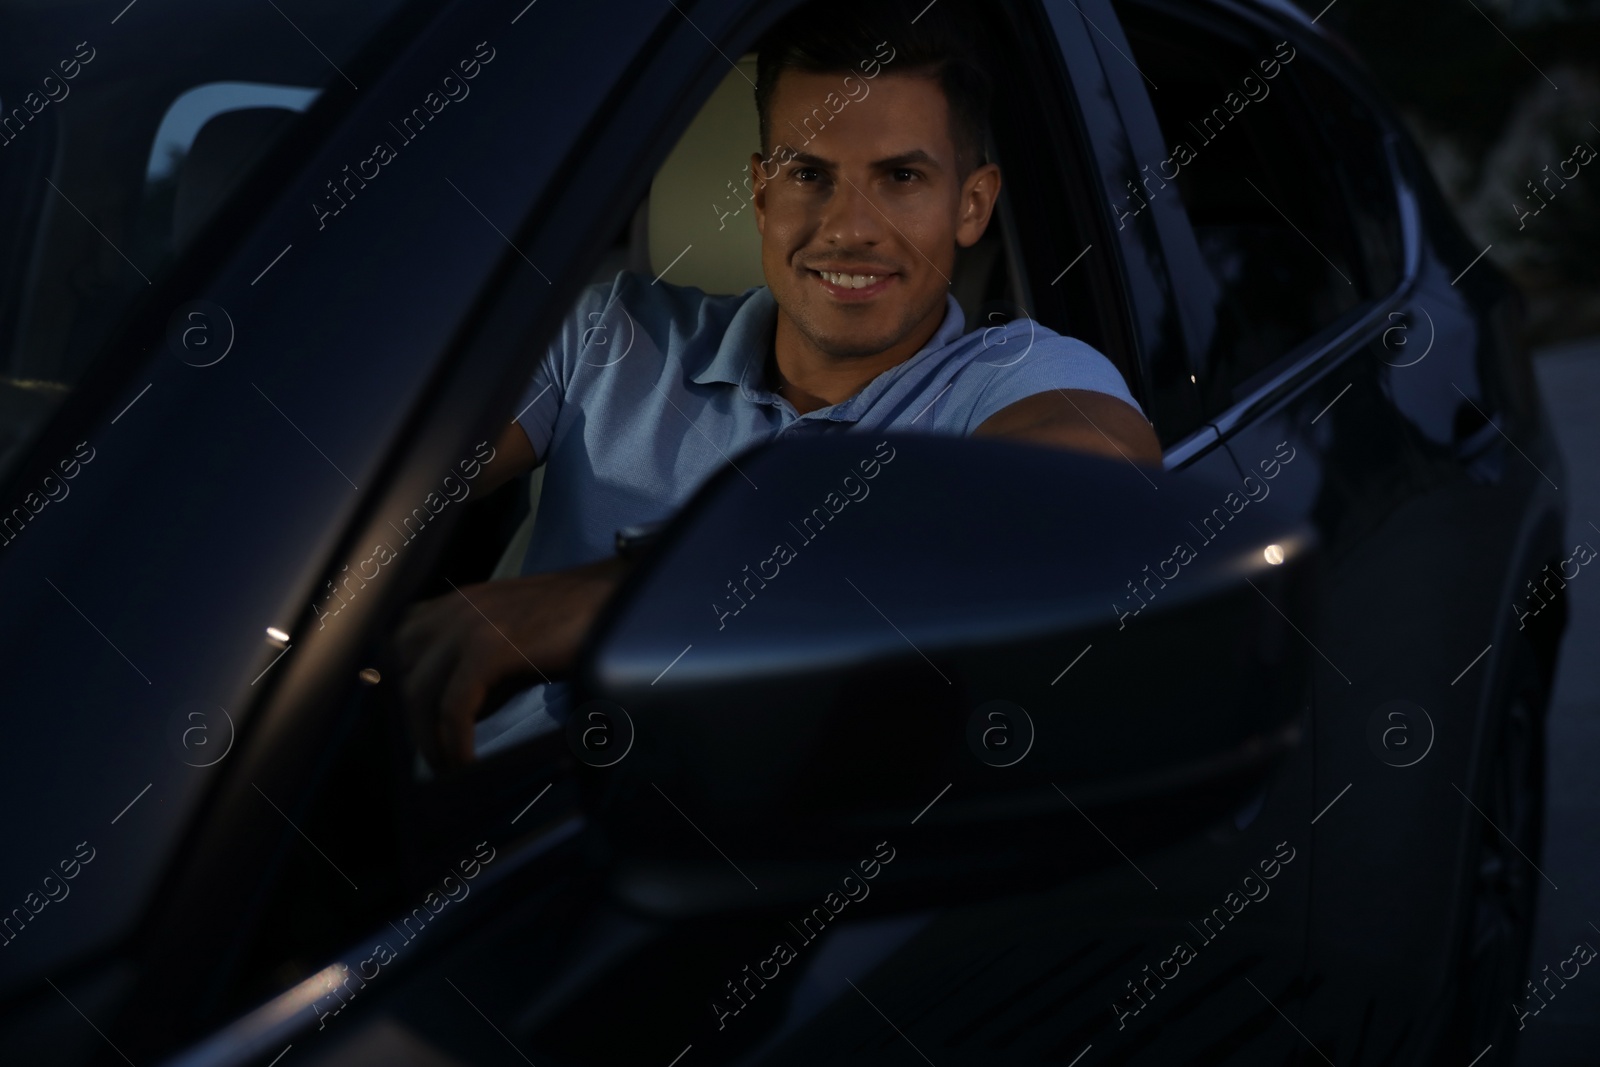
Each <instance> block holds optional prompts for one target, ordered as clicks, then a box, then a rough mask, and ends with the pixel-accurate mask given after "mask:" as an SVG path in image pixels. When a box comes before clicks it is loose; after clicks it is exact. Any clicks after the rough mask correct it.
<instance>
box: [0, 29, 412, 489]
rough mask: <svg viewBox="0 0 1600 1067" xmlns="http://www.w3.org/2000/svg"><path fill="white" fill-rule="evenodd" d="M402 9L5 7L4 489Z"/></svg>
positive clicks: (0, 140) (0, 213)
mask: <svg viewBox="0 0 1600 1067" xmlns="http://www.w3.org/2000/svg"><path fill="white" fill-rule="evenodd" d="M400 4H401V0H347V2H341V3H338V4H320V3H308V2H306V0H271V2H266V0H264V2H262V3H260V4H242V5H222V4H215V3H199V2H194V0H179V2H176V3H174V2H172V0H163V2H162V3H160V4H156V3H149V4H141V3H138V0H135V2H134V3H130V4H128V5H127V6H126V7H122V8H121V9H120V10H118V5H115V4H113V5H112V6H111V7H110V8H108V7H107V6H106V5H104V4H93V5H90V4H85V3H51V4H39V3H17V2H15V0H13V2H10V3H5V4H0V26H3V27H4V28H3V29H0V477H4V476H5V474H6V472H7V471H8V470H9V469H10V468H11V465H12V464H13V463H14V462H15V460H16V458H17V457H18V455H19V454H20V453H21V451H22V450H23V449H24V448H25V447H26V445H27V443H28V442H29V441H30V440H31V439H32V438H33V436H34V435H35V434H36V433H37V432H38V430H39V428H40V427H41V426H42V425H43V424H44V422H45V420H46V419H47V418H48V417H49V415H50V413H51V412H52V411H54V410H55V408H56V406H57V405H59V404H60V403H61V401H62V400H63V399H65V398H66V396H67V395H68V394H69V393H70V392H71V391H72V388H73V387H74V385H75V384H76V383H77V382H78V379H79V376H80V374H81V373H82V372H83V370H84V368H85V367H87V366H88V365H89V363H90V362H91V360H92V359H93V358H94V356H95V355H96V354H97V353H98V351H99V349H100V347H101V346H102V345H103V344H104V343H105V341H106V339H107V336H108V335H109V333H110V331H111V330H112V329H113V328H114V326H115V325H116V323H117V320H118V319H119V318H120V317H121V316H122V315H124V314H125V313H126V312H127V311H128V309H129V307H130V306H131V305H132V304H133V303H134V301H136V300H137V299H138V298H139V296H140V295H141V293H143V292H144V291H145V290H147V289H148V288H149V287H150V286H151V285H153V284H154V280H155V279H158V278H159V277H160V276H161V274H162V273H163V272H164V271H165V270H167V269H168V268H169V267H170V265H171V263H172V261H173V259H174V258H175V257H176V256H177V255H178V254H179V253H180V252H181V251H182V250H183V248H184V247H185V246H186V245H187V244H188V243H189V242H190V241H192V239H193V238H194V236H195V235H196V234H197V233H198V232H200V230H201V229H202V228H203V227H204V225H205V223H206V222H207V220H208V219H210V218H211V216H212V215H213V214H214V213H215V211H216V209H217V208H218V207H219V206H220V205H221V204H222V202H223V201H224V200H226V198H227V196H228V194H229V193H231V192H232V191H233V190H234V189H235V188H237V187H238V185H239V183H240V182H241V181H242V180H243V178H244V177H245V175H246V174H247V173H248V172H249V170H250V169H251V167H252V166H253V165H254V164H255V163H256V162H258V161H259V160H260V159H261V157H262V156H263V155H265V153H266V151H267V150H268V148H270V146H271V145H272V143H273V142H274V141H275V140H277V139H278V138H279V137H280V136H281V135H282V134H283V133H284V131H285V130H286V129H288V128H289V127H290V126H291V125H293V123H294V122H295V121H296V120H297V118H298V117H299V116H300V115H302V114H304V112H305V111H306V110H307V109H308V108H309V107H310V106H311V104H312V103H313V101H315V100H316V99H317V97H318V96H319V95H320V94H321V93H322V92H323V91H324V90H325V89H330V88H333V87H335V86H342V85H345V84H346V83H347V82H348V79H347V77H346V73H345V71H343V70H341V68H342V67H345V66H346V65H348V63H349V61H350V59H351V58H352V57H353V56H354V55H355V53H356V52H357V51H358V50H359V49H360V48H361V46H362V45H363V44H364V43H365V42H366V41H368V40H369V39H371V38H372V37H373V36H374V34H375V32H376V31H377V30H378V29H379V28H380V27H381V26H383V25H384V23H385V22H386V21H387V20H388V19H389V17H390V16H391V15H392V14H393V13H394V11H395V10H396V9H397V8H398V7H400Z"/></svg>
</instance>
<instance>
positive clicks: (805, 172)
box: [794, 167, 822, 182]
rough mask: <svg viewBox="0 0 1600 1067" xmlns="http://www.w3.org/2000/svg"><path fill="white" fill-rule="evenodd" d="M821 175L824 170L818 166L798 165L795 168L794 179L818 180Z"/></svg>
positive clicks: (801, 180)
mask: <svg viewBox="0 0 1600 1067" xmlns="http://www.w3.org/2000/svg"><path fill="white" fill-rule="evenodd" d="M821 176H822V172H821V171H819V170H818V169H817V168H816V167H796V168H795V170H794V179H795V181H799V182H812V181H816V180H817V179H818V178H820V177H821Z"/></svg>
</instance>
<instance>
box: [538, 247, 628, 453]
mask: <svg viewBox="0 0 1600 1067" xmlns="http://www.w3.org/2000/svg"><path fill="white" fill-rule="evenodd" d="M624 281H625V275H624V274H618V275H617V277H616V278H615V279H614V280H613V281H610V282H600V283H598V284H596V285H591V286H589V287H588V288H586V289H584V290H583V292H582V294H581V295H580V296H579V297H578V299H577V301H576V302H575V303H574V304H573V307H572V311H571V312H569V313H568V314H567V317H566V318H565V319H563V320H562V322H561V328H560V329H559V330H558V331H557V332H556V336H555V337H554V339H552V340H551V342H550V344H549V345H548V346H546V348H545V351H544V356H543V358H541V359H540V360H539V363H538V365H537V366H535V367H534V370H533V375H532V377H531V378H529V380H528V386H527V388H526V389H524V390H523V392H522V398H521V399H520V400H519V401H518V402H517V415H516V422H517V424H518V425H519V426H521V427H522V430H523V432H524V433H526V434H527V435H528V441H529V443H531V444H532V445H533V451H534V454H535V455H537V456H538V457H539V461H540V462H541V463H543V462H544V461H545V460H547V459H548V458H549V450H550V442H551V441H552V440H553V439H554V437H555V429H556V419H557V418H559V417H560V415H561V408H562V406H563V405H564V403H565V402H566V399H567V390H568V388H569V387H570V386H571V384H572V377H573V374H574V373H575V371H576V369H577V366H578V363H579V361H580V360H583V359H585V352H586V350H587V351H589V352H593V353H596V354H595V355H592V356H589V357H588V359H589V361H590V362H593V363H598V364H601V365H604V363H605V362H606V359H605V351H606V346H607V345H609V344H611V343H613V342H614V341H615V340H616V339H617V338H618V337H619V336H621V335H622V334H623V333H625V332H626V331H628V330H629V329H631V323H628V322H626V321H625V319H626V315H625V313H624V312H623V311H622V309H621V307H620V305H619V304H618V301H617V296H618V294H619V293H620V292H621V288H622V285H623V284H624Z"/></svg>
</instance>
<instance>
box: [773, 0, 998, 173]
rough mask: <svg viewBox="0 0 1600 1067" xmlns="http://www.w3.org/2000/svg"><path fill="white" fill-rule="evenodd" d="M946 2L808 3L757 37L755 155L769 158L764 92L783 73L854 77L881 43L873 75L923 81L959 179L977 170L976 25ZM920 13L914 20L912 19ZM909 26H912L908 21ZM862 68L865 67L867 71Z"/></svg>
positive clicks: (989, 85) (981, 134) (982, 86)
mask: <svg viewBox="0 0 1600 1067" xmlns="http://www.w3.org/2000/svg"><path fill="white" fill-rule="evenodd" d="M952 6H955V5H953V4H951V3H948V2H947V3H943V4H939V5H938V6H936V7H934V6H930V5H927V4H925V3H923V2H922V0H814V2H812V3H809V4H806V5H804V6H803V7H801V8H800V9H799V10H797V11H795V12H792V13H791V14H789V15H788V16H787V17H785V18H784V19H783V21H782V22H779V23H778V24H777V25H776V26H774V27H773V28H772V29H771V30H769V31H768V32H767V34H766V35H765V36H764V37H763V38H762V39H761V43H760V45H759V47H758V50H757V58H756V112H757V114H758V115H759V116H760V119H761V154H762V155H763V156H766V157H768V158H770V157H771V155H772V128H771V127H772V122H771V110H772V93H773V90H774V89H775V88H776V86H777V83H778V75H780V74H782V73H783V72H784V71H786V70H802V71H806V72H808V73H812V74H827V73H831V72H833V71H850V72H851V73H852V74H854V75H855V76H856V77H857V78H858V79H859V78H861V77H862V70H863V68H862V66H861V65H862V63H863V61H872V60H873V58H874V55H875V53H876V54H879V55H881V53H879V52H878V49H879V48H880V46H881V45H882V44H883V43H884V42H888V45H889V47H890V48H892V49H893V50H894V51H893V53H892V59H891V60H890V61H889V62H888V63H886V64H882V65H881V67H880V69H881V70H883V71H886V72H890V73H895V74H916V75H920V76H924V77H931V78H933V79H935V80H936V81H937V82H938V83H939V88H940V89H942V90H943V91H944V97H945V101H946V102H947V103H948V104H949V107H950V137H951V140H953V141H954V142H955V149H956V168H957V170H958V171H959V172H960V177H961V178H965V177H966V176H967V175H968V174H971V173H972V171H973V170H974V169H975V168H976V167H978V166H980V165H982V163H983V162H984V157H985V154H986V151H987V148H986V146H987V144H988V140H989V103H990V100H991V99H992V97H993V95H994V88H993V82H992V81H991V80H990V78H989V73H988V71H987V70H985V69H984V64H983V61H982V59H981V58H980V53H979V51H978V49H977V48H976V47H975V46H974V45H973V43H972V42H973V40H974V38H975V36H976V29H977V28H976V26H975V25H974V24H973V22H972V21H971V20H970V19H966V18H963V17H962V13H960V12H953V11H951V10H950V8H951V7H952ZM918 9H921V14H920V15H919V14H918ZM913 20H914V21H913ZM867 69H870V68H867Z"/></svg>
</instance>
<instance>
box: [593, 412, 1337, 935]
mask: <svg viewBox="0 0 1600 1067" xmlns="http://www.w3.org/2000/svg"><path fill="white" fill-rule="evenodd" d="M1149 477H1150V479H1152V480H1153V481H1154V482H1155V484H1156V488H1152V487H1151V485H1150V483H1149V482H1148V481H1147V480H1146V479H1145V478H1144V477H1140V476H1139V475H1138V474H1136V473H1135V472H1134V471H1131V470H1130V469H1129V467H1128V464H1127V463H1125V462H1122V461H1117V460H1105V459H1100V458H1097V457H1092V456H1087V455H1083V454H1078V453H1072V452H1066V451H1061V450H1056V449H1047V448H1041V447H1035V446H1029V445H1022V444H1016V443H1012V442H1005V441H997V440H984V439H959V438H946V437H935V436H926V435H918V436H909V435H888V436H886V437H871V436H867V435H862V434H848V435H844V434H841V435H832V436H827V437H822V438H813V439H810V440H804V441H794V442H783V443H778V444H775V445H771V446H767V447H765V448H762V449H758V450H756V451H754V452H751V453H749V454H747V455H745V456H743V457H741V458H740V459H739V460H738V461H737V469H729V470H726V471H724V472H723V473H722V474H720V475H719V476H718V477H716V478H715V479H713V480H712V482H711V483H710V484H708V485H707V486H706V487H705V488H704V489H703V490H702V491H701V492H700V493H699V494H698V495H697V496H696V497H695V498H694V499H693V500H692V501H691V502H690V504H689V505H688V506H687V507H686V508H685V509H684V511H683V512H682V513H681V514H680V515H679V516H678V517H677V518H676V519H675V520H674V521H673V523H672V524H671V525H670V527H669V528H668V529H667V531H666V532H665V534H664V536H663V538H662V540H661V542H660V543H659V545H658V546H657V547H656V549H655V550H654V552H653V553H652V556H651V558H650V559H649V560H647V561H646V562H645V563H644V564H643V565H642V566H641V567H640V568H639V569H638V570H637V571H636V572H635V573H634V574H633V575H632V576H631V577H630V580H629V581H628V583H627V584H626V585H625V586H624V588H623V589H622V590H620V591H619V595H618V597H617V598H616V600H615V601H614V602H613V603H612V605H611V606H610V608H609V609H608V612H607V614H606V616H605V617H604V618H603V619H602V620H601V622H600V624H599V625H598V626H597V628H596V632H595V633H594V634H593V635H592V637H591V641H590V644H589V646H588V647H587V648H586V650H585V653H584V655H583V656H582V657H581V661H580V664H579V670H578V676H577V692H576V699H575V701H574V708H575V711H574V712H573V721H572V722H570V723H569V731H573V730H575V729H581V728H582V725H583V723H584V721H585V720H586V719H588V718H595V717H597V716H598V717H599V718H598V719H597V720H596V721H599V719H604V720H605V721H606V722H607V723H614V724H619V726H620V729H621V730H622V732H625V733H626V732H630V731H631V735H630V736H629V737H628V738H627V739H626V740H627V741H628V742H629V744H630V747H629V748H628V749H627V754H626V756H625V757H624V758H621V759H618V760H616V761H615V762H614V763H612V764H611V765H609V766H606V767H604V768H603V769H597V770H594V771H592V772H586V773H587V774H588V775H589V781H588V783H587V786H586V790H585V807H586V809H587V811H588V814H589V815H590V817H591V821H592V823H593V824H594V826H595V828H596V829H597V831H598V835H597V836H598V838H599V840H600V841H602V842H603V845H604V854H605V856H606V858H607V860H608V861H609V862H610V863H611V864H612V871H613V877H612V883H611V884H612V887H613V889H614V890H615V891H616V892H617V893H619V894H620V895H621V896H622V897H624V898H625V899H627V900H628V901H629V902H631V903H632V904H633V905H635V906H637V907H640V908H643V909H645V910H649V911H653V912H656V913H660V914H671V915H689V914H696V913H704V912H709V911H726V910H737V909H739V908H741V907H751V906H755V905H756V904H758V903H759V904H761V905H771V904H773V903H775V902H777V901H778V900H779V899H780V898H787V897H789V896H793V897H795V898H797V899H798V898H804V899H808V900H809V899H812V896H813V895H815V894H816V893H818V892H819V888H818V887H820V891H821V892H825V891H826V890H827V888H828V886H830V885H832V884H834V883H835V881H836V880H837V878H838V874H839V871H841V870H844V869H846V868H849V867H850V866H852V865H853V864H854V863H856V862H857V861H858V860H860V859H861V858H862V857H865V856H869V855H871V854H872V850H873V847H874V845H875V843H877V842H887V847H888V848H890V849H892V850H893V851H894V853H895V854H896V856H897V857H899V858H898V859H897V860H896V872H897V882H898V883H900V884H901V885H902V887H903V889H897V890H896V894H897V900H902V901H904V900H906V899H908V898H910V897H919V896H920V899H923V900H926V901H927V902H930V903H938V902H949V901H953V900H956V899H970V898H974V897H981V896H982V895H984V894H986V893H990V892H1001V891H1002V887H1003V891H1015V890H1016V889H1017V888H1018V885H1019V884H1020V883H1028V882H1031V883H1035V884H1048V883H1050V882H1052V881H1056V880H1060V879H1062V878H1065V877H1070V876H1072V875H1074V874H1077V873H1082V872H1084V871H1087V870H1090V869H1093V868H1095V867H1098V866H1102V865H1104V864H1106V863H1107V862H1119V860H1118V858H1117V856H1116V854H1115V853H1114V852H1112V851H1111V850H1110V849H1109V848H1108V847H1107V846H1106V844H1105V842H1104V840H1103V839H1102V838H1101V836H1100V831H1104V832H1105V834H1107V835H1109V836H1110V838H1111V839H1112V840H1115V841H1116V842H1117V843H1118V845H1119V846H1120V847H1121V848H1122V849H1124V850H1126V851H1127V852H1129V853H1130V854H1137V853H1138V852H1147V851H1149V850H1151V849H1154V848H1158V847H1160V846H1162V845H1166V844H1170V843H1172V842H1174V841H1177V840H1180V839H1182V838H1184V837H1187V836H1189V835H1192V834H1193V833H1195V832H1197V831H1198V830H1200V829H1202V828H1203V827H1205V826H1208V825H1211V824H1214V823H1215V822H1217V821H1219V820H1221V819H1222V818H1224V817H1225V816H1227V815H1229V814H1231V813H1232V812H1234V811H1236V810H1237V809H1238V808H1239V807H1241V806H1243V804H1244V803H1245V802H1246V801H1247V800H1248V799H1249V798H1250V797H1251V796H1253V795H1254V794H1255V792H1257V791H1258V790H1259V789H1260V788H1261V786H1262V784H1263V783H1264V781H1265V780H1266V778H1267V776H1268V775H1269V774H1270V773H1271V771H1272V769H1273V768H1274V767H1275V766H1276V765H1277V764H1278V763H1279V762H1280V761H1281V760H1282V758H1283V757H1284V756H1285V755H1286V753H1287V750H1288V748H1289V747H1290V746H1291V745H1293V744H1294V743H1295V742H1296V740H1297V738H1298V735H1299V730H1300V724H1301V719H1302V714H1303V711H1304V708H1305V706H1306V697H1307V693H1308V691H1309V690H1308V687H1309V680H1310V666H1309V655H1310V651H1311V650H1310V648H1309V646H1308V644H1307V641H1306V639H1305V637H1303V636H1301V635H1300V634H1297V633H1296V632H1295V629H1294V628H1295V627H1298V628H1299V629H1300V630H1301V631H1303V632H1305V631H1309V630H1310V625H1309V623H1308V621H1307V620H1308V619H1309V618H1310V617H1311V609H1312V606H1313V596H1314V589H1313V585H1314V582H1315V575H1316V573H1317V571H1318V561H1317V557H1316V546H1315V537H1314V532H1313V531H1312V530H1311V528H1310V527H1308V526H1307V525H1305V524H1304V523H1303V521H1300V520H1296V519H1294V518H1291V517H1287V516H1286V515H1285V514H1284V513H1283V510H1282V509H1280V508H1279V507H1278V505H1277V504H1276V503H1275V502H1272V501H1271V500H1270V499H1260V500H1248V499H1247V498H1246V495H1245V490H1244V489H1243V488H1242V487H1241V486H1240V485H1239V484H1237V483H1225V482H1217V481H1213V480H1208V479H1201V478H1198V477H1195V476H1192V475H1186V474H1176V475H1168V474H1161V473H1157V472H1154V471H1151V472H1149ZM1261 484H1265V483H1261ZM1258 489H1259V486H1258ZM569 735H570V734H569ZM611 743H612V744H613V745H616V744H617V743H618V742H617V741H616V740H615V739H613V740H612V742H611ZM612 751H614V752H615V751H620V749H617V748H613V750H612ZM593 762H594V763H595V764H597V765H598V764H600V763H603V762H605V761H603V760H595V761H593ZM936 799H937V802H935V800H936ZM1075 809H1076V810H1075ZM1085 816H1087V817H1088V818H1085ZM1091 819H1092V820H1093V826H1091V825H1089V820H1091ZM1095 827H1098V828H1099V829H1098V830H1097V829H1095ZM708 842H709V843H708ZM719 851H720V852H722V853H723V855H721V856H719V855H718V852H719ZM751 884H756V885H759V886H760V889H761V890H762V892H760V893H759V894H757V893H752V892H751V891H750V885H751ZM770 890H776V891H777V892H775V893H774V892H771V891H770Z"/></svg>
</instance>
